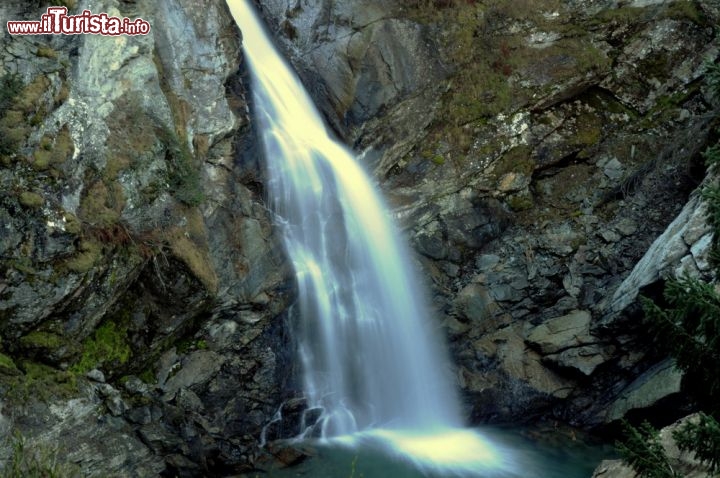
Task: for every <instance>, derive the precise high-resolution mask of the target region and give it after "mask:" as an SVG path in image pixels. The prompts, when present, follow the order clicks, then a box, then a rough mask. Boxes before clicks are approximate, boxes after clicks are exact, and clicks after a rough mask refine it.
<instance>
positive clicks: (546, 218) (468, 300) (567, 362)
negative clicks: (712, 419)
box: [264, 0, 720, 427]
mask: <svg viewBox="0 0 720 478" xmlns="http://www.w3.org/2000/svg"><path fill="white" fill-rule="evenodd" d="M264 11H265V14H266V16H267V17H268V18H269V20H268V21H269V23H270V24H271V25H273V27H274V33H275V34H276V36H277V37H278V38H279V42H280V44H281V45H283V47H284V48H285V50H286V52H287V53H288V56H290V58H291V59H292V61H293V62H294V64H295V65H296V67H297V69H298V70H299V71H301V72H306V73H305V75H304V77H305V79H306V80H307V81H308V82H309V84H310V85H312V87H311V91H313V93H314V94H315V96H316V98H318V101H319V102H320V103H321V104H322V105H323V108H324V110H325V112H326V114H327V116H328V117H329V118H330V119H331V121H332V122H333V123H334V124H335V128H336V129H338V131H339V134H341V135H342V136H343V137H346V138H348V140H349V141H350V142H352V143H353V144H354V145H355V147H356V148H358V149H359V150H362V151H363V153H364V154H363V156H362V158H363V160H364V161H366V163H367V165H368V167H369V168H372V169H373V170H374V172H375V174H376V176H377V177H378V180H379V182H380V184H381V186H382V187H383V188H384V190H385V192H386V194H387V196H388V197H389V198H390V200H391V202H392V205H393V207H394V212H395V214H396V216H397V218H398V220H399V221H400V222H401V223H402V224H403V226H404V228H405V231H406V234H407V236H408V238H409V239H410V241H411V242H412V244H413V246H414V247H415V249H416V250H417V252H418V253H419V261H420V263H421V267H423V268H424V270H426V271H427V276H428V277H429V279H430V281H431V283H430V284H429V285H430V286H431V287H432V289H433V291H434V298H435V306H436V308H437V312H438V315H439V316H440V317H441V319H442V320H443V323H444V325H445V326H446V330H447V333H448V335H449V339H450V346H451V348H452V350H453V354H454V357H455V359H456V363H457V364H458V367H457V377H458V382H459V384H460V386H461V388H462V389H463V391H464V392H465V398H466V403H467V407H468V413H469V414H470V416H471V417H473V420H475V421H487V420H516V419H517V418H518V417H520V416H522V417H531V416H552V417H555V418H560V419H563V420H566V421H569V422H571V423H573V424H576V425H582V426H590V427H595V426H601V425H604V424H610V423H613V422H615V421H616V420H617V419H618V418H620V417H622V416H624V415H625V414H627V413H629V412H631V411H635V412H643V410H644V411H645V412H647V411H648V410H652V409H653V407H655V408H656V409H658V408H657V407H661V408H662V407H670V408H672V407H671V406H670V405H671V404H672V403H674V401H676V400H681V397H682V392H681V384H680V376H679V375H678V373H677V372H674V371H673V369H672V367H668V365H667V364H666V363H665V362H664V360H665V357H663V356H660V355H658V354H655V353H654V352H653V349H652V347H648V346H647V344H646V343H644V341H643V334H642V331H641V329H640V328H639V327H641V326H640V321H639V320H638V316H639V306H638V302H637V300H636V299H637V296H638V295H639V294H642V293H645V294H651V295H652V294H657V293H658V292H659V288H661V285H662V282H663V281H664V280H665V279H667V278H670V277H674V276H678V275H680V274H691V275H695V276H699V277H704V278H706V277H709V275H710V274H711V271H710V268H709V265H708V252H709V245H710V242H711V240H710V239H711V232H710V228H709V226H708V225H707V224H706V223H705V218H704V209H703V206H702V200H701V199H700V196H699V194H698V193H697V192H695V193H692V194H691V192H692V191H693V190H695V189H696V188H698V186H699V185H700V182H701V180H702V179H703V174H704V172H703V171H704V168H703V165H702V158H701V157H700V154H699V153H700V152H701V151H702V150H703V149H704V148H705V147H706V146H707V145H708V143H709V141H710V135H711V132H712V129H713V127H714V121H715V120H714V118H715V111H716V110H715V107H716V106H715V100H714V99H713V98H711V97H710V96H709V94H708V90H707V88H706V86H704V80H703V75H704V71H705V62H707V61H715V60H716V58H717V56H718V52H719V50H718V48H719V47H720V43H718V40H717V35H716V32H715V27H716V25H717V23H718V19H719V17H718V13H719V12H718V9H717V6H716V5H714V4H713V3H712V2H704V1H700V2H685V1H657V2H634V3H631V4H625V3H618V2H610V1H608V2H566V3H564V4H558V3H557V2H551V1H542V2H520V3H518V2H511V3H507V2H482V3H481V2H393V1H387V0H385V1H381V0H378V1H377V2H373V3H372V4H371V6H370V7H368V8H367V9H365V4H363V7H362V8H357V7H356V8H353V7H352V6H351V5H349V4H348V5H345V4H337V3H336V2H317V3H315V4H314V6H312V7H307V6H305V5H304V4H297V3H295V2H285V1H277V2H271V3H270V5H268V6H265V9H264ZM379 11H382V14H381V13H377V12H379ZM395 18H400V19H402V20H403V21H410V22H414V23H416V24H417V25H418V26H417V27H413V28H412V29H411V30H412V31H418V32H419V35H420V39H419V40H418V41H419V42H420V44H418V45H415V46H412V47H408V46H407V44H406V43H401V42H399V41H397V39H396V38H397V35H399V34H398V33H397V31H396V33H395V35H390V36H375V33H374V32H375V28H379V25H384V24H387V23H388V22H390V21H391V19H395ZM336 32H337V34H335V33H336ZM402 36H403V38H408V36H407V35H402ZM362 37H372V38H373V39H374V41H373V47H372V48H373V51H377V52H384V51H387V50H388V49H390V48H392V46H393V45H399V44H402V45H404V47H405V48H406V49H408V51H409V52H411V53H409V54H408V55H407V58H414V56H415V55H416V52H422V54H424V55H426V57H427V58H426V60H425V61H424V62H425V64H426V65H430V66H432V72H430V71H425V72H424V73H423V75H424V76H426V77H428V78H431V81H430V82H428V83H425V84H424V83H422V82H417V81H415V82H413V81H408V78H411V77H412V74H410V76H408V74H409V72H421V71H424V70H422V69H421V68H419V67H418V66H413V65H411V66H410V67H408V68H405V69H398V68H394V67H393V63H392V62H390V63H389V64H383V63H380V62H374V61H370V60H368V61H366V62H364V63H363V66H362V68H352V67H347V66H339V67H338V68H337V69H336V68H331V69H321V70H317V69H316V66H317V65H330V64H332V65H351V66H352V65H356V64H357V58H356V57H355V56H354V55H355V52H357V51H358V50H357V49H354V48H350V45H351V44H352V42H353V41H355V40H357V39H359V38H362ZM384 42H387V43H389V45H386V44H384ZM316 47H317V48H316ZM391 56H392V55H388V57H391ZM434 65H439V67H435V66H434ZM368 68H375V69H376V71H375V73H372V74H368V72H367V70H368ZM425 68H429V66H425ZM328 70H329V71H328ZM312 71H320V72H319V73H307V72H312ZM339 71H342V72H343V73H342V74H341V75H340V76H341V77H336V75H337V74H338V73H337V72H339ZM388 75H389V76H390V77H391V78H390V79H387V80H385V81H384V82H383V83H382V85H383V86H376V89H375V92H376V93H377V94H378V95H381V96H382V97H383V99H384V100H383V107H382V108H380V109H374V110H373V109H365V108H364V107H365V105H367V104H370V103H371V101H369V99H368V97H367V96H364V95H363V93H362V92H363V91H364V90H363V88H359V89H355V88H354V86H355V85H359V84H362V82H363V81H364V79H366V78H380V77H383V78H387V77H388ZM318 76H319V77H320V78H319V79H318ZM329 83H330V84H333V85H335V86H333V87H328V86H327V85H328V84H329ZM387 85H403V87H395V88H393V89H392V91H393V92H394V93H395V94H394V95H387V94H384V93H381V91H382V92H387V91H388V90H387ZM313 88H315V89H313ZM332 88H336V89H337V90H333V89H332ZM339 90H342V91H343V94H339V93H337V91H339ZM328 103H329V104H328ZM348 111H350V112H357V111H364V112H366V113H367V114H366V115H362V114H353V115H351V117H350V120H348V117H347V116H346V114H347V112H348ZM338 118H340V119H338ZM688 198H689V199H688ZM686 203H687V205H686V206H685V207H684V208H683V204H686ZM656 386H657V387H659V388H657V390H660V391H661V393H660V392H658V393H655V394H651V395H653V396H652V397H650V396H649V395H648V396H644V397H643V398H642V399H641V398H640V397H638V393H639V394H640V395H644V390H647V389H648V387H651V388H654V387H656ZM668 418H671V417H669V416H668Z"/></svg>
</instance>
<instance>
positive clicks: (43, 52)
mask: <svg viewBox="0 0 720 478" xmlns="http://www.w3.org/2000/svg"><path fill="white" fill-rule="evenodd" d="M35 55H37V56H39V57H40V58H50V59H53V60H54V59H56V58H57V57H58V53H57V51H55V50H54V49H53V48H51V47H49V46H41V47H38V49H37V51H35Z"/></svg>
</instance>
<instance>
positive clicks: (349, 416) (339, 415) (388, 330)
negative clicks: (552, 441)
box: [229, 0, 460, 436]
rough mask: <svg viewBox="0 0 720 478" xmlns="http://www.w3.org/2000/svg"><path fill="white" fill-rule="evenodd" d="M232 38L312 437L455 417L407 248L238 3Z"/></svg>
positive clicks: (426, 424)
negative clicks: (262, 168) (281, 264)
mask: <svg viewBox="0 0 720 478" xmlns="http://www.w3.org/2000/svg"><path fill="white" fill-rule="evenodd" d="M229 5H230V7H231V10H232V12H233V15H234V17H235V19H236V21H237V22H238V25H239V27H240V30H241V31H242V35H243V49H244V52H245V59H246V61H247V62H248V66H249V70H250V72H251V77H252V90H253V103H254V108H253V109H254V114H255V115H256V117H257V121H258V125H259V126H258V128H259V131H260V136H261V139H262V143H263V147H264V150H265V159H266V161H267V171H268V189H269V196H270V201H271V204H272V207H273V209H274V211H275V213H276V214H277V216H278V218H280V227H281V230H282V234H283V238H284V242H285V246H286V249H287V253H288V255H289V257H290V260H291V262H292V264H293V267H294V270H295V273H296V278H297V285H298V291H299V298H298V300H299V309H300V310H299V316H300V325H299V327H298V328H297V333H298V341H299V344H300V350H299V352H300V359H301V361H302V366H303V371H304V378H303V382H304V388H305V393H306V395H307V398H308V400H309V404H310V406H313V407H320V408H321V409H322V410H323V411H324V412H323V414H322V417H321V420H322V433H323V436H335V435H343V434H348V433H352V432H355V431H358V430H363V429H368V428H371V427H385V428H400V429H408V428H410V429H431V428H435V427H448V426H457V425H459V424H460V419H459V412H458V405H457V400H456V397H455V392H454V387H453V386H452V385H451V384H450V383H449V381H448V380H447V378H446V377H445V370H444V369H445V368H446V361H445V359H444V357H443V355H444V354H443V350H442V347H441V346H440V344H439V343H438V342H439V341H438V340H436V338H435V336H436V335H439V334H440V333H441V331H440V330H437V328H436V327H434V326H433V324H432V322H431V321H430V320H429V317H428V315H427V312H426V307H425V306H424V303H423V302H424V301H423V297H422V292H421V290H420V288H419V287H418V285H417V283H416V279H415V277H414V276H415V275H416V273H415V272H414V271H413V268H412V266H411V263H410V260H409V255H408V252H407V251H406V250H405V248H404V247H403V244H402V243H401V241H400V240H399V238H398V234H397V232H396V231H395V229H394V227H393V225H392V223H391V220H390V218H389V217H388V213H387V212H386V211H387V208H386V207H385V205H384V204H383V201H382V199H381V197H380V195H379V193H378V191H377V190H376V189H375V188H374V187H373V184H372V182H371V180H370V178H369V177H368V175H367V174H366V173H365V171H364V170H363V168H362V167H361V166H360V165H359V164H358V162H357V161H356V158H355V157H354V156H353V154H352V153H351V152H350V151H348V150H347V149H346V148H345V147H344V146H343V145H341V144H339V143H338V142H337V141H336V140H335V139H333V138H332V137H331V135H330V134H329V133H328V131H327V128H326V126H325V125H324V123H323V120H322V119H321V117H320V115H319V113H318V111H317V109H316V108H315V106H314V105H313V103H312V101H311V100H310V98H309V96H308V94H307V92H306V91H305V90H304V88H303V86H302V84H301V83H300V81H299V79H298V78H297V76H296V75H295V74H294V72H293V71H292V70H291V69H290V68H289V67H288V66H287V64H286V63H285V62H284V61H283V59H282V58H281V57H280V56H279V55H278V53H277V52H276V51H275V49H274V47H273V45H272V43H271V42H270V40H269V39H268V37H267V36H266V34H265V32H264V30H263V28H262V26H261V24H260V22H259V20H258V19H257V18H256V16H255V13H254V11H253V10H252V7H250V6H249V5H248V2H246V1H244V0H243V1H230V2H229Z"/></svg>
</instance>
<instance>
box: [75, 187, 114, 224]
mask: <svg viewBox="0 0 720 478" xmlns="http://www.w3.org/2000/svg"><path fill="white" fill-rule="evenodd" d="M124 205H125V203H124V198H123V195H122V186H120V184H117V183H115V184H111V186H110V187H108V186H107V185H106V184H105V182H104V181H102V180H96V181H95V182H93V183H92V184H91V185H90V186H89V187H87V188H86V190H85V192H84V193H83V197H82V198H81V200H80V208H79V211H78V214H79V216H80V218H81V219H82V220H83V221H84V222H87V223H89V224H91V225H94V226H98V227H109V226H112V225H114V224H116V223H117V222H118V221H119V220H120V214H121V211H122V209H123V207H124Z"/></svg>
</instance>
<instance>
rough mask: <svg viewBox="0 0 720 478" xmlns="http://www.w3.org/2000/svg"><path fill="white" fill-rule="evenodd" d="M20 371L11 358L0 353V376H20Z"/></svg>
mask: <svg viewBox="0 0 720 478" xmlns="http://www.w3.org/2000/svg"><path fill="white" fill-rule="evenodd" d="M20 373H21V372H20V370H19V369H18V368H17V366H16V365H15V362H14V361H13V359H12V358H10V357H9V356H7V355H5V354H3V353H0V374H2V375H20Z"/></svg>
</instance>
